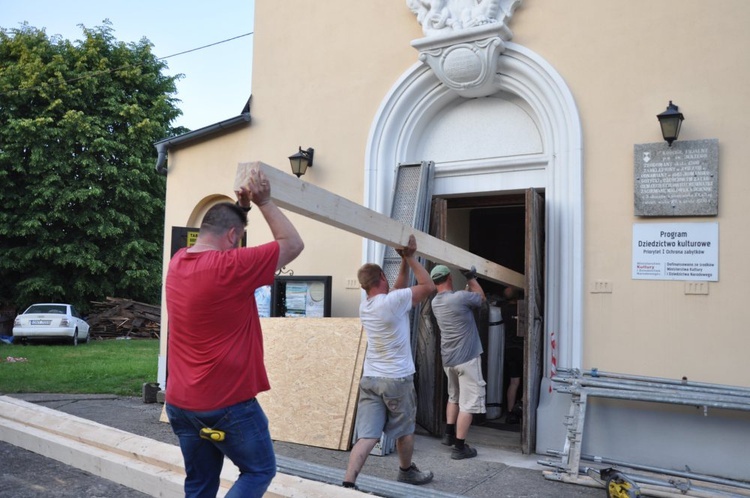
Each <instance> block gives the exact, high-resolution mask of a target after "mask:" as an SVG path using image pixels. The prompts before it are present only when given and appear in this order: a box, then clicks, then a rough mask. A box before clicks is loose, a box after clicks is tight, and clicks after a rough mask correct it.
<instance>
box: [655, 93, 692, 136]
mask: <svg viewBox="0 0 750 498" xmlns="http://www.w3.org/2000/svg"><path fill="white" fill-rule="evenodd" d="M679 111H680V108H679V107H677V106H676V105H674V104H673V103H672V101H671V100H670V101H669V105H668V106H667V110H666V111H664V112H662V113H661V114H657V115H656V119H658V120H659V125H661V135H662V136H663V137H664V140H666V141H667V143H668V144H669V146H670V147H671V146H672V142H674V141H675V140H677V137H678V136H680V126H682V121H683V120H684V119H685V116H683V115H682V113H681V112H679Z"/></svg>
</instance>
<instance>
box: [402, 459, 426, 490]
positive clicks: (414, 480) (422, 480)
mask: <svg viewBox="0 0 750 498" xmlns="http://www.w3.org/2000/svg"><path fill="white" fill-rule="evenodd" d="M432 477H433V476H432V472H431V471H429V470H428V471H427V472H421V471H420V470H419V469H418V468H417V466H416V465H415V464H414V463H412V464H411V467H409V470H401V469H398V482H405V483H406V484H417V485H419V484H427V483H428V482H430V481H431V480H432Z"/></svg>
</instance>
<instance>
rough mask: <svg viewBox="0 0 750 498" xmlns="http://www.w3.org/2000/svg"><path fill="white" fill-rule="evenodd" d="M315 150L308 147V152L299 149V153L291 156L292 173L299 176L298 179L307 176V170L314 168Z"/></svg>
mask: <svg viewBox="0 0 750 498" xmlns="http://www.w3.org/2000/svg"><path fill="white" fill-rule="evenodd" d="M314 153H315V149H313V148H312V147H308V149H307V150H302V147H300V148H299V152H297V153H295V154H292V155H291V156H289V163H290V164H291V165H292V173H293V174H295V175H297V178H299V177H300V176H302V175H304V174H305V171H307V168H312V165H313V154H314Z"/></svg>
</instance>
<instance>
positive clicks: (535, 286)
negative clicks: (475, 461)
mask: <svg viewBox="0 0 750 498" xmlns="http://www.w3.org/2000/svg"><path fill="white" fill-rule="evenodd" d="M525 259H526V270H525V272H524V274H525V276H526V295H525V296H524V297H525V299H524V301H525V310H523V312H519V316H521V317H522V318H521V320H520V321H519V330H521V329H522V328H523V329H524V331H525V335H526V340H525V341H524V369H525V371H524V380H523V420H522V424H521V449H522V451H523V453H524V454H527V455H528V454H530V453H532V451H533V450H534V448H536V408H537V406H538V405H539V389H540V385H541V382H542V374H543V368H542V367H543V365H542V361H543V353H544V351H543V347H544V316H543V314H544V198H543V197H542V196H541V195H540V194H539V192H537V191H536V190H535V189H533V188H532V189H528V190H527V191H526V258H525ZM519 311H520V310H519Z"/></svg>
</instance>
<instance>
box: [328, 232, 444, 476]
mask: <svg viewBox="0 0 750 498" xmlns="http://www.w3.org/2000/svg"><path fill="white" fill-rule="evenodd" d="M416 250H417V242H416V239H415V238H414V236H413V235H412V236H410V237H409V243H408V245H407V246H406V247H404V248H402V249H398V250H397V252H398V254H399V255H400V256H401V266H400V268H399V273H398V277H397V278H396V281H395V282H394V284H393V289H392V290H391V289H390V288H389V284H388V280H387V279H386V276H385V274H384V273H383V270H382V268H381V267H380V266H378V265H376V264H372V263H368V264H365V265H363V266H362V267H361V268H360V269H359V271H358V272H357V278H358V279H359V284H360V285H361V286H362V289H364V290H365V292H366V293H367V298H366V299H365V300H364V301H363V302H362V303H361V304H360V307H359V316H360V319H361V320H362V326H363V327H364V329H365V332H366V334H367V354H366V355H365V364H364V371H363V374H362V379H361V380H360V383H359V404H358V406H357V422H356V425H357V438H358V439H357V442H356V443H355V444H354V447H353V448H352V451H351V454H350V455H349V464H348V465H347V468H346V474H345V476H344V483H343V485H344V487H349V488H353V487H355V486H354V483H355V481H356V480H357V476H358V475H359V473H360V471H361V470H362V467H363V466H364V464H365V460H367V457H368V455H369V454H370V452H371V451H372V449H373V448H374V447H375V444H377V442H378V441H379V440H380V437H381V434H383V433H385V434H386V435H388V436H389V437H392V438H395V439H396V451H397V453H398V461H399V471H398V477H397V479H398V481H400V482H405V483H409V484H426V483H428V482H430V481H431V480H432V477H433V474H432V472H429V471H428V472H422V471H420V470H419V469H418V468H417V466H416V465H415V464H414V463H413V462H412V461H411V457H412V454H413V452H414V430H415V429H416V420H417V395H416V391H415V390H414V372H415V368H414V360H413V359H412V354H411V339H410V330H411V329H410V326H409V310H411V308H412V307H414V306H415V305H416V304H417V303H419V302H421V301H423V300H424V299H426V298H427V297H428V296H429V295H430V294H432V292H433V291H434V290H435V285H434V284H433V283H432V280H431V279H430V274H429V273H427V270H425V268H424V267H423V266H422V265H421V264H419V262H418V261H417V259H416V256H415V252H416ZM409 269H411V271H412V272H413V273H414V277H415V278H416V280H417V283H416V285H414V286H412V287H406V283H407V277H408V275H409Z"/></svg>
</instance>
